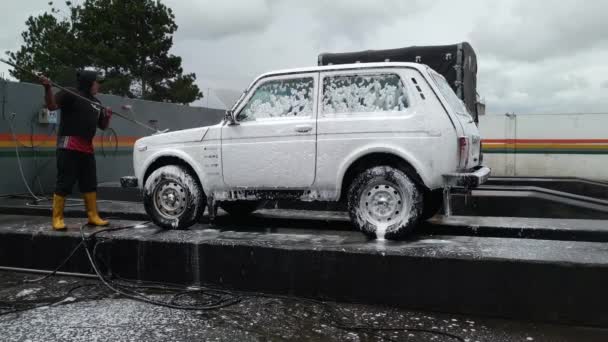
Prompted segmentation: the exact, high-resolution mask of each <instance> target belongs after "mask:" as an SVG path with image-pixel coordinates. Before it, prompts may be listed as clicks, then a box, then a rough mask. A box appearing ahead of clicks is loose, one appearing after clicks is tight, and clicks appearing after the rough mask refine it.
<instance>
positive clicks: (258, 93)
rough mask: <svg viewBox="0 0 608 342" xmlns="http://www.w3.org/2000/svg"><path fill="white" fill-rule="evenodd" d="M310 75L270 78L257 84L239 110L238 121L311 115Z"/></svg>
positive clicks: (312, 87)
mask: <svg viewBox="0 0 608 342" xmlns="http://www.w3.org/2000/svg"><path fill="white" fill-rule="evenodd" d="M313 91H314V79H313V78H312V77H303V78H292V79H282V80H272V81H268V82H265V83H263V84H262V85H261V86H259V87H258V88H257V89H256V90H255V92H254V93H253V95H252V96H251V98H250V99H249V101H248V102H247V104H246V105H245V107H244V108H243V109H242V110H241V111H240V112H239V114H238V116H237V120H238V121H240V122H244V121H254V120H259V119H267V118H280V117H312V113H313V111H312V107H313V94H314V93H313Z"/></svg>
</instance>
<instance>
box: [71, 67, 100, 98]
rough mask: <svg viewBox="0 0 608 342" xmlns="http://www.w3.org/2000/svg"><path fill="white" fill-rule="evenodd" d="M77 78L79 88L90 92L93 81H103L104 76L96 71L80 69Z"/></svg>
mask: <svg viewBox="0 0 608 342" xmlns="http://www.w3.org/2000/svg"><path fill="white" fill-rule="evenodd" d="M76 80H77V82H78V89H80V90H82V91H85V92H87V93H88V92H89V91H90V90H91V86H92V85H93V82H95V81H97V82H99V83H103V81H104V78H103V76H102V75H100V74H99V73H97V72H96V71H92V70H79V71H77V72H76Z"/></svg>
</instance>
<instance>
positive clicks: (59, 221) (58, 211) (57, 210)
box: [53, 194, 65, 230]
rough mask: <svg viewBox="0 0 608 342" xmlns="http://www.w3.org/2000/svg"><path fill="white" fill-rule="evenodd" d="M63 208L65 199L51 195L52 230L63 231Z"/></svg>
mask: <svg viewBox="0 0 608 342" xmlns="http://www.w3.org/2000/svg"><path fill="white" fill-rule="evenodd" d="M64 207H65V197H64V196H59V195H57V194H54V195H53V229H54V230H65V222H63V208H64Z"/></svg>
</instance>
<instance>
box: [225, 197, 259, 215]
mask: <svg viewBox="0 0 608 342" xmlns="http://www.w3.org/2000/svg"><path fill="white" fill-rule="evenodd" d="M220 207H221V208H222V209H224V210H225V211H226V212H227V213H228V214H230V215H231V216H235V217H242V216H248V215H251V213H253V212H254V211H256V210H258V208H259V207H260V202H257V201H234V202H232V201H231V202H222V203H220Z"/></svg>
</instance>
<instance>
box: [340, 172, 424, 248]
mask: <svg viewBox="0 0 608 342" xmlns="http://www.w3.org/2000/svg"><path fill="white" fill-rule="evenodd" d="M347 200H348V212H349V215H350V219H351V221H352V222H353V223H354V224H355V226H357V228H358V229H359V230H360V231H361V232H363V233H364V234H365V235H367V236H368V237H370V238H377V239H378V240H383V239H389V240H394V239H399V238H403V237H405V236H407V235H408V234H410V233H411V232H412V230H413V229H414V227H415V226H416V224H417V223H418V221H419V219H420V217H421V215H422V209H423V203H424V201H423V194H422V192H421V191H420V189H418V187H417V186H416V184H415V183H414V182H413V181H412V180H411V178H410V177H409V176H408V175H407V174H406V173H405V172H403V171H401V170H399V169H397V168H394V167H391V166H376V167H373V168H370V169H367V170H365V171H363V172H362V173H360V174H359V175H358V176H357V177H356V178H355V179H354V181H353V182H352V183H351V185H350V187H349V189H348V195H347Z"/></svg>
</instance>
